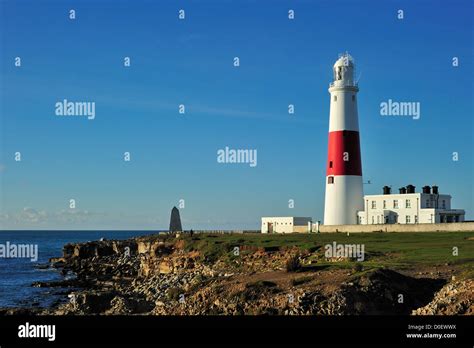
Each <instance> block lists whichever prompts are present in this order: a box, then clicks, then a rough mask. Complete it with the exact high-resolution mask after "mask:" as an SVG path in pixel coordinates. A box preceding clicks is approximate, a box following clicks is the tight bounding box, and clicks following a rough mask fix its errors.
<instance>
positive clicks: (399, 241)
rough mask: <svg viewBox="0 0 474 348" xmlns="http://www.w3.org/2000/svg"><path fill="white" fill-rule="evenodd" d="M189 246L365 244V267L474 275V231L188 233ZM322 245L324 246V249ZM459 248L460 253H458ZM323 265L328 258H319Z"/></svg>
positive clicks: (214, 251)
mask: <svg viewBox="0 0 474 348" xmlns="http://www.w3.org/2000/svg"><path fill="white" fill-rule="evenodd" d="M184 239H185V240H186V249H187V250H199V251H200V252H201V254H202V255H203V256H205V257H208V258H211V259H216V258H219V257H221V256H224V255H225V254H228V253H229V252H231V251H232V250H233V248H234V247H236V246H239V247H242V246H247V247H257V248H258V247H261V248H265V250H267V251H272V250H278V249H281V248H285V247H297V248H299V249H301V250H308V251H311V252H314V251H317V250H324V245H326V244H330V243H332V242H334V241H335V242H336V243H338V244H363V245H364V247H365V253H366V255H368V257H367V260H366V261H363V264H364V269H367V268H376V267H387V268H391V269H399V270H401V269H416V268H418V267H422V266H437V265H445V264H449V265H452V266H456V268H458V269H459V270H460V271H461V273H462V275H463V277H471V278H472V277H474V232H433V233H428V232H423V233H352V234H350V235H349V236H347V235H346V234H345V233H320V234H285V235H283V234H281V235H280V234H259V233H252V234H204V233H203V234H195V235H194V236H193V237H190V236H185V237H184ZM321 248H322V249H321ZM454 248H457V251H458V255H457V256H456V255H454V252H453V251H454ZM244 249H245V248H244ZM319 265H321V266H323V265H324V262H321V261H319ZM353 265H354V262H338V263H337V264H335V263H333V262H332V263H329V262H328V263H327V265H326V266H328V267H338V268H340V267H353Z"/></svg>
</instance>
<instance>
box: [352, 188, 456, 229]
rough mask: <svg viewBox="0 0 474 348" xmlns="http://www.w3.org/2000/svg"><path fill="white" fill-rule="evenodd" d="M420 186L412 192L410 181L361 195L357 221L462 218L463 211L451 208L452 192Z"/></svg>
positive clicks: (380, 221) (429, 222) (434, 221)
mask: <svg viewBox="0 0 474 348" xmlns="http://www.w3.org/2000/svg"><path fill="white" fill-rule="evenodd" d="M432 189H433V191H431V188H430V187H429V186H425V187H423V192H415V187H414V186H413V185H408V186H407V187H406V188H405V187H402V188H400V193H399V194H391V192H390V191H391V190H390V188H389V187H388V186H385V187H384V190H383V191H384V194H382V195H366V196H364V210H363V211H359V212H358V213H357V218H358V224H361V225H374V224H397V223H398V224H417V223H420V224H434V223H443V222H462V221H464V215H465V211H464V210H462V209H451V196H450V195H447V194H439V193H438V187H437V186H433V187H432Z"/></svg>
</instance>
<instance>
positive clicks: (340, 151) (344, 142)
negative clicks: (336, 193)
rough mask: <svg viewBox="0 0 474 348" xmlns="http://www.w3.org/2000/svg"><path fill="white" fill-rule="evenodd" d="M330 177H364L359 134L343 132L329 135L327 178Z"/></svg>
mask: <svg viewBox="0 0 474 348" xmlns="http://www.w3.org/2000/svg"><path fill="white" fill-rule="evenodd" d="M329 175H360V176H362V164H361V158H360V145H359V132H356V131H348V130H343V131H336V132H330V133H329V146H328V162H327V166H326V176H329Z"/></svg>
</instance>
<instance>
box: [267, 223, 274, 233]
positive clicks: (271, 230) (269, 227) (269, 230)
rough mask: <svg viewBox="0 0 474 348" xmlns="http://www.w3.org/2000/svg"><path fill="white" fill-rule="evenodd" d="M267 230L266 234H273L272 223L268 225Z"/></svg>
mask: <svg viewBox="0 0 474 348" xmlns="http://www.w3.org/2000/svg"><path fill="white" fill-rule="evenodd" d="M267 230H268V233H273V223H272V222H269V223H268V225H267Z"/></svg>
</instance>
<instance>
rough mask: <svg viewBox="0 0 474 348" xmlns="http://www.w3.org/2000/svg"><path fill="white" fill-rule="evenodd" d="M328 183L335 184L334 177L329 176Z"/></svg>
mask: <svg viewBox="0 0 474 348" xmlns="http://www.w3.org/2000/svg"><path fill="white" fill-rule="evenodd" d="M328 184H334V177H333V176H328Z"/></svg>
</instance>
